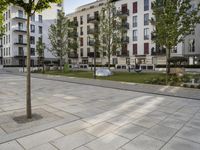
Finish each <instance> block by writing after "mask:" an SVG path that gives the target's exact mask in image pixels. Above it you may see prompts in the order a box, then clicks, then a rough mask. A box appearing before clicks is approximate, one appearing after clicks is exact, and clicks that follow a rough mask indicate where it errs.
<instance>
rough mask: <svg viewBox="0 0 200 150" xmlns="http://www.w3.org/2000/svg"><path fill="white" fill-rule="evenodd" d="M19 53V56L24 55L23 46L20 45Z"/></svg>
mask: <svg viewBox="0 0 200 150" xmlns="http://www.w3.org/2000/svg"><path fill="white" fill-rule="evenodd" d="M18 55H19V56H24V49H23V47H18Z"/></svg>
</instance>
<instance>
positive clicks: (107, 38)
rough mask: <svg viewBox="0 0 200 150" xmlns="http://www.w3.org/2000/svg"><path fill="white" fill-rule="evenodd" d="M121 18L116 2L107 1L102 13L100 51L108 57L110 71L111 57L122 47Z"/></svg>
mask: <svg viewBox="0 0 200 150" xmlns="http://www.w3.org/2000/svg"><path fill="white" fill-rule="evenodd" d="M120 26H121V20H120V17H119V16H118V15H117V11H116V7H115V4H114V2H112V1H110V0H107V2H106V4H105V6H104V7H103V8H102V10H101V13H100V23H99V30H100V34H99V39H100V49H101V51H102V52H103V53H106V56H107V57H108V68H109V69H110V62H111V60H110V59H111V55H112V54H113V53H115V52H116V50H117V48H119V47H120V46H121V37H122V36H121V34H122V33H121V30H119V28H120Z"/></svg>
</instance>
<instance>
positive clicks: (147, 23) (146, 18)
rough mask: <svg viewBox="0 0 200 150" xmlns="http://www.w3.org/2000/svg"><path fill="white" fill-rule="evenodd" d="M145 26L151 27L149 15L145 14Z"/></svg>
mask: <svg viewBox="0 0 200 150" xmlns="http://www.w3.org/2000/svg"><path fill="white" fill-rule="evenodd" d="M144 25H149V14H144Z"/></svg>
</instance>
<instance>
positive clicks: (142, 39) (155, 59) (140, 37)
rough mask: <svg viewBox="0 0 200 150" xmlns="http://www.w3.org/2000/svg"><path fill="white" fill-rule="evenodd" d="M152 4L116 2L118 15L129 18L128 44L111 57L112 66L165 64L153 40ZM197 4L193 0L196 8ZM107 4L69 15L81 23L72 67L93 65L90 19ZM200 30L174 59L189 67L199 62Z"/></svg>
mask: <svg viewBox="0 0 200 150" xmlns="http://www.w3.org/2000/svg"><path fill="white" fill-rule="evenodd" d="M152 1H153V0H116V1H115V6H116V8H117V10H118V11H121V12H122V14H123V15H126V17H127V23H128V24H129V27H128V28H127V36H128V37H129V40H128V42H127V44H126V45H125V46H124V47H123V48H121V49H120V51H121V52H120V53H119V54H117V55H116V56H115V55H114V56H112V58H111V59H112V60H111V63H112V64H127V63H128V62H130V64H132V65H135V64H141V65H150V66H151V65H154V64H166V57H165V52H164V51H162V50H161V51H160V50H158V49H157V48H156V45H155V43H154V42H153V40H152V36H151V33H152V31H153V26H152V25H151V24H150V22H149V20H150V19H151V18H152V17H153V11H152V9H151V2H152ZM197 1H198V0H193V1H192V2H193V3H194V4H195V3H196V2H197ZM105 2H106V0H97V1H96V2H93V3H90V4H87V5H83V6H80V7H79V8H77V9H76V11H75V12H74V13H71V14H67V16H66V17H67V18H68V19H70V20H71V21H72V20H75V21H77V22H78V26H77V32H78V37H79V39H78V42H79V48H78V56H79V57H78V58H77V59H76V60H75V59H72V61H71V62H72V63H73V62H74V63H79V64H84V63H89V64H92V60H93V58H92V57H90V56H89V55H88V54H89V53H88V52H93V51H94V50H93V47H92V46H90V44H89V42H88V37H89V36H90V33H89V34H88V32H87V29H88V28H90V29H91V28H93V27H94V24H93V23H91V22H88V18H89V19H90V17H94V16H95V14H97V12H98V13H100V11H101V8H102V7H103V5H104V3H105ZM199 30H200V26H199V25H198V26H197V29H196V32H195V34H194V35H191V36H188V37H187V38H186V40H185V42H183V43H180V44H179V45H178V46H177V49H176V50H173V51H172V52H171V53H172V56H185V57H188V58H189V60H190V61H189V62H190V64H192V63H196V64H197V63H199V59H200V42H198V41H199V40H200V34H199V33H200V32H199ZM124 52H125V53H124ZM106 63H107V58H106V57H102V56H101V57H100V58H97V64H106Z"/></svg>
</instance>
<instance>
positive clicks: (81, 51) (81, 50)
mask: <svg viewBox="0 0 200 150" xmlns="http://www.w3.org/2000/svg"><path fill="white" fill-rule="evenodd" d="M80 53H81V57H83V48H81V49H80Z"/></svg>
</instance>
